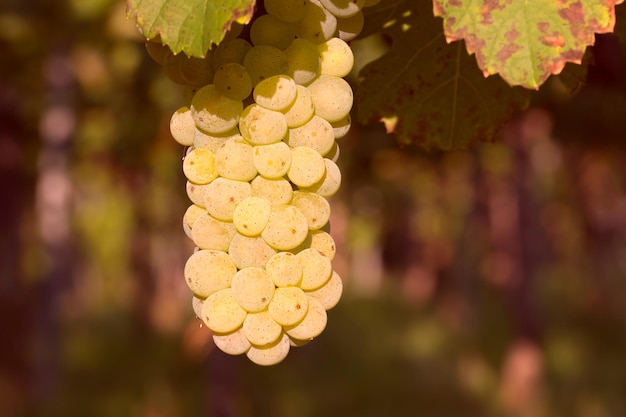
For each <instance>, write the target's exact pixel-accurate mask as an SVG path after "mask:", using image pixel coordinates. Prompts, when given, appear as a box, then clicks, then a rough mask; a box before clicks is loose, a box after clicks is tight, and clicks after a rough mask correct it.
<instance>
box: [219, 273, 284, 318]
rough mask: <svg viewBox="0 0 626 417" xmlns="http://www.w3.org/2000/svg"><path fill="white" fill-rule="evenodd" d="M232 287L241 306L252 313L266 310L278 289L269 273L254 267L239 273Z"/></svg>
mask: <svg viewBox="0 0 626 417" xmlns="http://www.w3.org/2000/svg"><path fill="white" fill-rule="evenodd" d="M230 285H231V288H232V289H233V295H234V296H235V299H236V300H237V302H238V303H239V305H240V306H241V307H243V309H244V310H246V311H248V312H250V313H254V312H259V311H262V310H264V309H265V308H266V307H267V306H268V305H269V303H270V301H271V300H272V296H273V295H274V289H275V288H276V287H274V283H273V282H272V279H271V278H270V277H269V275H268V274H267V272H265V270H264V269H263V268H259V267H254V266H252V267H247V268H243V269H241V270H239V271H237V273H236V274H235V275H234V276H233V277H232V281H231V284H230Z"/></svg>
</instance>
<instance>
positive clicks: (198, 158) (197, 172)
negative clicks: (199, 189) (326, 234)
mask: <svg viewBox="0 0 626 417" xmlns="http://www.w3.org/2000/svg"><path fill="white" fill-rule="evenodd" d="M183 173H184V174H185V177H187V179H188V180H189V181H191V182H193V183H194V184H208V183H210V182H211V181H213V180H214V179H215V178H217V170H216V169H215V155H214V154H213V152H211V151H210V150H208V149H192V150H191V151H190V152H189V153H188V154H187V155H185V159H184V161H183Z"/></svg>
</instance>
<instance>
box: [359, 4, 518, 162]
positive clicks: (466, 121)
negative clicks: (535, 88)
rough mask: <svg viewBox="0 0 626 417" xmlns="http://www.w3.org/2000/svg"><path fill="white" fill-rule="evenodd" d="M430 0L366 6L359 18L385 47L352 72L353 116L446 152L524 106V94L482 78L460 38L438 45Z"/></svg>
mask: <svg viewBox="0 0 626 417" xmlns="http://www.w3.org/2000/svg"><path fill="white" fill-rule="evenodd" d="M381 3H384V2H381ZM431 5H432V3H430V1H427V0H417V1H416V0H404V1H402V2H400V3H398V4H397V5H396V6H394V7H393V8H386V7H382V8H380V9H375V8H372V10H371V11H368V15H366V21H367V20H371V22H378V25H379V26H380V28H382V31H383V34H384V36H386V37H388V38H390V39H391V42H392V46H391V49H390V50H389V51H388V52H387V53H385V54H384V55H383V56H381V57H380V58H379V59H377V60H375V61H373V62H371V63H369V64H367V65H366V66H365V67H363V69H362V70H361V71H360V73H359V82H358V83H357V85H356V87H355V90H356V93H355V97H356V105H355V112H356V117H357V119H358V120H359V121H360V122H361V123H369V122H373V121H379V120H382V121H383V122H384V123H385V125H386V127H387V131H388V132H390V133H391V132H393V133H394V134H395V135H396V137H397V140H398V141H399V143H400V144H407V145H408V144H412V143H416V144H418V145H421V146H423V147H425V148H439V149H444V150H450V149H460V148H466V147H467V146H469V145H471V144H473V143H475V142H478V141H489V140H493V139H494V137H495V134H496V133H497V131H498V129H499V128H500V126H501V125H502V124H503V123H504V122H505V121H506V119H507V118H508V117H510V115H511V114H512V112H513V111H515V110H519V109H521V108H523V107H524V106H526V105H527V103H528V99H529V92H528V90H525V89H522V88H520V87H515V88H512V87H510V86H509V85H507V84H506V83H505V82H504V81H503V80H502V79H501V78H499V77H488V78H485V77H484V75H483V73H482V72H481V71H480V70H479V69H478V67H477V66H476V62H475V60H474V59H473V58H472V57H471V56H470V55H468V54H467V52H466V51H465V48H463V46H462V45H463V44H462V43H461V42H456V43H454V44H447V43H446V41H445V37H444V36H443V34H442V31H441V20H440V19H439V18H436V17H434V16H433V14H432V9H431Z"/></svg>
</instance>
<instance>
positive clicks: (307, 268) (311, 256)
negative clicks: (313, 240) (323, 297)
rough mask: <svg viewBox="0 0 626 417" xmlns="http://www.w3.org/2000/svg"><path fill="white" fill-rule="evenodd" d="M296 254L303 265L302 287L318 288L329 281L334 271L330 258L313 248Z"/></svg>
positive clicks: (307, 289) (306, 288) (309, 289)
mask: <svg viewBox="0 0 626 417" xmlns="http://www.w3.org/2000/svg"><path fill="white" fill-rule="evenodd" d="M296 256H297V257H298V260H299V261H300V265H302V282H301V283H300V288H302V289H303V290H305V291H311V290H316V289H318V288H320V287H321V286H323V285H324V284H326V283H327V282H328V280H329V279H330V277H331V275H332V272H333V269H332V266H331V263H330V259H328V258H327V257H326V256H324V255H322V254H321V253H320V252H319V251H318V250H316V249H311V248H309V249H305V250H303V251H301V252H299V253H298V254H297V255H296Z"/></svg>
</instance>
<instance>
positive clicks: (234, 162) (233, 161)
mask: <svg viewBox="0 0 626 417" xmlns="http://www.w3.org/2000/svg"><path fill="white" fill-rule="evenodd" d="M252 152H253V148H252V146H250V145H249V144H248V143H247V142H246V141H245V140H244V139H243V138H241V137H234V138H231V139H229V140H227V141H226V142H224V143H223V144H222V145H221V146H220V147H219V149H218V150H217V152H215V169H216V170H217V173H218V174H219V175H220V176H222V177H224V178H228V179H231V180H238V181H250V180H251V179H252V178H254V177H256V175H257V169H256V167H255V166H254V161H253V158H252Z"/></svg>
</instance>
